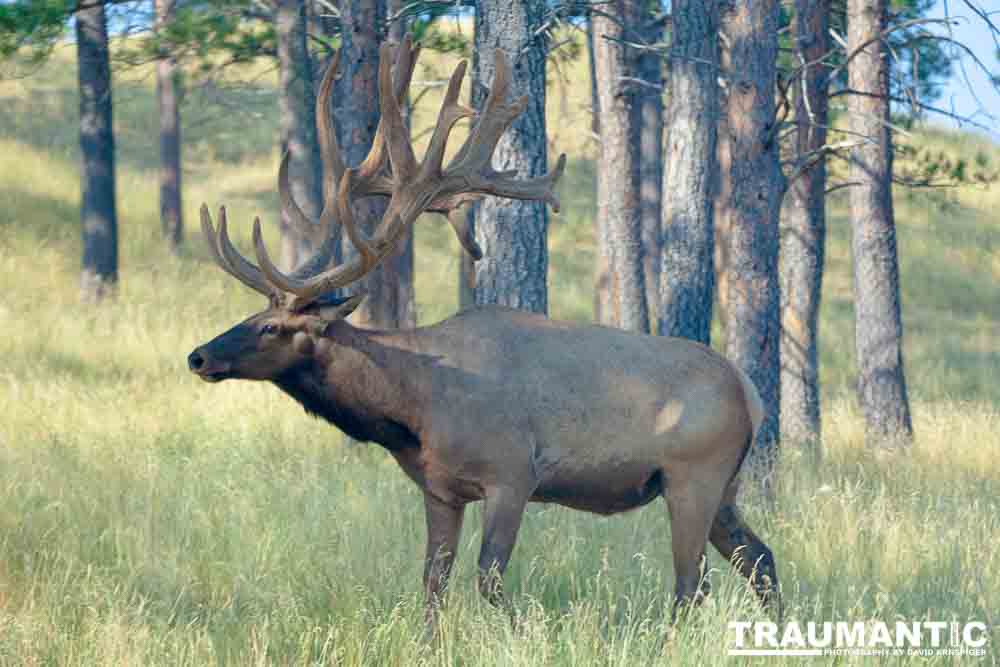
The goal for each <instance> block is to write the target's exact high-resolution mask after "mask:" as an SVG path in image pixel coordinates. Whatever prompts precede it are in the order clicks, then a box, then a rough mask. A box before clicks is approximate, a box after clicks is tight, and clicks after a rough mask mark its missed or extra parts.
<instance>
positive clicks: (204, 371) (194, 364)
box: [188, 346, 232, 382]
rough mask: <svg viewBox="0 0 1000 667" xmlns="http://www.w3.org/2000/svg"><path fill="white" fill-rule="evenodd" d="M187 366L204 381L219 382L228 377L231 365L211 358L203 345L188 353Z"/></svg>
mask: <svg viewBox="0 0 1000 667" xmlns="http://www.w3.org/2000/svg"><path fill="white" fill-rule="evenodd" d="M188 368H189V369H190V370H191V372H192V373H194V374H195V375H197V376H198V377H200V378H201V379H202V380H204V381H206V382H221V381H222V380H225V379H226V378H227V377H229V372H230V370H231V369H232V365H231V364H229V363H228V362H220V361H216V360H214V359H212V357H211V355H210V354H209V353H208V352H207V351H206V350H205V347H204V346H202V347H199V348H196V349H195V350H194V352H192V353H191V354H189V355H188Z"/></svg>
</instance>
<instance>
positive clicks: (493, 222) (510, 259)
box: [472, 0, 549, 313]
mask: <svg viewBox="0 0 1000 667" xmlns="http://www.w3.org/2000/svg"><path fill="white" fill-rule="evenodd" d="M544 12H545V2H544V0H524V1H523V2H517V3H512V2H508V0H481V1H480V2H479V3H478V4H477V8H476V37H475V55H474V57H473V61H472V67H473V74H472V77H473V91H474V96H473V107H474V108H481V107H482V104H483V103H484V102H485V101H486V95H485V94H486V91H487V90H488V87H489V84H490V83H491V82H492V81H493V77H494V73H495V71H496V64H495V62H494V51H495V49H500V50H502V51H503V52H504V53H505V54H506V55H507V57H508V58H509V59H510V62H511V65H512V69H513V73H512V79H513V83H512V85H511V93H510V95H511V99H515V98H516V97H519V96H521V95H527V97H528V106H527V108H526V109H525V111H524V113H522V114H521V115H520V116H519V117H518V118H517V120H515V121H514V124H513V125H512V126H511V128H510V129H509V130H508V131H507V132H506V133H505V134H504V136H503V138H501V139H500V142H499V144H497V149H496V152H495V153H494V157H493V166H494V167H495V168H496V169H497V170H499V171H507V170H514V171H515V172H516V173H517V175H518V176H519V177H521V178H529V177H535V176H542V175H543V174H545V171H546V168H547V165H548V145H547V142H546V134H545V56H546V44H545V43H544V41H542V40H543V39H544V38H543V37H541V36H539V35H538V34H536V33H537V31H538V29H539V27H540V26H541V25H542V18H543V16H544ZM474 225H475V232H476V241H477V242H478V243H479V246H480V247H481V248H482V249H483V258H482V259H481V260H479V261H478V262H476V291H475V298H476V303H477V304H503V305H505V306H511V307H513V308H520V309H522V310H530V311H533V312H537V313H545V312H547V311H548V290H547V288H546V278H547V273H548V265H549V255H548V247H547V240H548V211H547V209H546V205H545V203H544V202H538V201H516V200H505V199H499V198H497V197H487V198H485V199H484V200H482V201H481V202H480V203H479V205H478V207H477V212H476V218H475V223H474Z"/></svg>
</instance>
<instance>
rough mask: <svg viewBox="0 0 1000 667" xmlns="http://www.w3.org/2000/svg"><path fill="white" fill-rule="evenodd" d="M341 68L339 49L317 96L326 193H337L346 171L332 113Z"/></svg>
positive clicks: (317, 129) (319, 137)
mask: <svg viewBox="0 0 1000 667" xmlns="http://www.w3.org/2000/svg"><path fill="white" fill-rule="evenodd" d="M339 66H340V49H337V50H336V51H335V52H334V54H333V58H332V59H331V60H330V65H329V67H327V68H326V74H324V75H323V82H322V83H321V84H320V86H319V94H318V95H317V96H316V131H317V134H318V139H319V146H320V156H321V157H322V160H323V176H324V180H325V183H324V185H323V191H324V192H336V191H337V188H338V187H339V186H340V179H341V178H342V177H343V175H344V169H345V166H344V158H343V155H342V154H341V152H340V143H339V142H338V141H337V131H336V128H334V126H333V117H332V115H331V112H330V100H331V98H332V96H333V95H332V93H333V83H334V80H335V79H336V77H337V68H338V67H339Z"/></svg>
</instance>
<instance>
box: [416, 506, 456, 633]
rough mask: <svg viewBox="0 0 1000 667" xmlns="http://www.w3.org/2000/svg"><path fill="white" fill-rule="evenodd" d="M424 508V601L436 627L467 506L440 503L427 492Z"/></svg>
mask: <svg viewBox="0 0 1000 667" xmlns="http://www.w3.org/2000/svg"><path fill="white" fill-rule="evenodd" d="M424 509H425V514H426V519H427V556H426V559H425V560H424V600H425V603H426V619H427V624H428V626H429V627H433V626H434V623H435V620H436V618H435V616H436V614H437V610H438V607H439V606H440V605H441V602H442V596H443V594H444V589H445V586H447V584H448V575H450V574H451V566H452V563H454V562H455V552H456V550H457V549H458V536H459V534H460V533H461V531H462V517H463V515H464V514H465V507H464V506H462V505H459V506H455V505H449V504H447V503H444V502H441V501H440V500H438V499H437V498H435V497H434V496H432V495H431V494H430V493H428V492H427V491H424Z"/></svg>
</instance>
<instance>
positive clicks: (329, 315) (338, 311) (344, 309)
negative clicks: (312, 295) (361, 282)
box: [316, 294, 366, 322]
mask: <svg viewBox="0 0 1000 667" xmlns="http://www.w3.org/2000/svg"><path fill="white" fill-rule="evenodd" d="M365 296H366V295H365V294H354V295H352V296H349V297H347V298H346V299H344V300H343V301H341V302H339V303H336V304H327V305H321V306H320V307H319V308H317V309H316V314H317V315H318V316H319V317H320V318H321V319H323V320H326V321H327V322H335V321H336V320H342V319H344V318H346V317H347V316H348V315H350V314H351V313H353V312H354V309H355V308H357V307H358V306H360V305H361V302H362V301H364V300H365Z"/></svg>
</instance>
